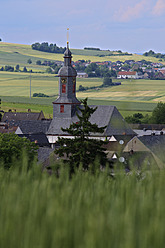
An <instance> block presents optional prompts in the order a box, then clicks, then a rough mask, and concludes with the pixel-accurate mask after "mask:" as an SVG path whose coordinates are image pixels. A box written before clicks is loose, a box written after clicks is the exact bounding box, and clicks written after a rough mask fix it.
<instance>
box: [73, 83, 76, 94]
mask: <svg viewBox="0 0 165 248" xmlns="http://www.w3.org/2000/svg"><path fill="white" fill-rule="evenodd" d="M75 86H76V85H75V84H73V93H75V89H76V87H75Z"/></svg>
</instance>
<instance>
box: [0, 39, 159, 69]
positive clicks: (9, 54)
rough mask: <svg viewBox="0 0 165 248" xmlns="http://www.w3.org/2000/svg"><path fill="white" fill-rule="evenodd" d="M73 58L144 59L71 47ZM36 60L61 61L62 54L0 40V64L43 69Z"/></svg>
mask: <svg viewBox="0 0 165 248" xmlns="http://www.w3.org/2000/svg"><path fill="white" fill-rule="evenodd" d="M71 51H72V53H73V60H74V61H76V60H79V59H84V60H91V61H92V62H96V61H117V60H121V61H124V60H127V59H134V60H135V61H138V60H142V59H146V57H144V56H142V55H137V54H133V55H132V56H105V57H99V56H96V55H97V54H98V55H106V54H109V52H108V51H91V50H83V49H72V48H71ZM29 58H31V59H32V62H33V63H32V64H31V65H30V66H29V65H28V64H27V60H28V59H29ZM37 60H41V61H44V60H59V61H63V54H52V53H45V52H40V51H36V50H32V48H31V46H30V45H21V44H13V43H5V42H0V66H2V65H7V64H9V65H16V64H20V65H21V66H28V67H29V68H32V69H39V68H40V69H41V70H43V66H36V65H35V63H36V61H37ZM147 60H149V61H154V62H158V59H156V58H154V57H147Z"/></svg>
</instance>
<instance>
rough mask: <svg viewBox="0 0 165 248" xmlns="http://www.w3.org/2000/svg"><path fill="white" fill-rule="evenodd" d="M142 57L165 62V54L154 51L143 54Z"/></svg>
mask: <svg viewBox="0 0 165 248" xmlns="http://www.w3.org/2000/svg"><path fill="white" fill-rule="evenodd" d="M143 55H144V56H146V57H155V58H160V59H164V60H165V54H162V53H155V52H154V51H152V50H150V51H149V52H145V53H143Z"/></svg>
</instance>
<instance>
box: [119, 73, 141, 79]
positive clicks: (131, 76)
mask: <svg viewBox="0 0 165 248" xmlns="http://www.w3.org/2000/svg"><path fill="white" fill-rule="evenodd" d="M117 78H119V79H121V78H123V79H138V78H139V76H138V73H137V72H136V71H119V72H118V74H117Z"/></svg>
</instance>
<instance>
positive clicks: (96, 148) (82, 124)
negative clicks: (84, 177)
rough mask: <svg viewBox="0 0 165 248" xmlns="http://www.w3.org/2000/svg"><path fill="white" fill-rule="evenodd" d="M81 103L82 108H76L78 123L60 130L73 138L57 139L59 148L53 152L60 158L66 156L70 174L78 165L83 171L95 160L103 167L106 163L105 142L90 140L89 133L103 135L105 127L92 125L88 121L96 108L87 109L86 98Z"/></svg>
mask: <svg viewBox="0 0 165 248" xmlns="http://www.w3.org/2000/svg"><path fill="white" fill-rule="evenodd" d="M81 102H82V104H83V108H80V107H78V110H79V111H80V114H78V113H76V115H77V117H78V119H79V121H78V122H76V123H72V124H71V125H70V127H69V128H66V129H65V128H61V129H62V131H63V132H67V133H68V134H69V135H71V136H74V139H70V138H59V139H58V143H59V145H60V148H59V149H57V150H55V153H56V154H59V156H60V157H63V156H64V154H66V156H67V158H68V160H67V161H68V163H69V165H70V170H71V172H73V171H74V166H75V167H77V168H78V167H79V165H82V167H83V169H84V170H88V169H89V167H90V166H93V164H94V161H95V160H96V159H97V158H98V159H99V161H100V164H101V165H103V166H104V165H105V164H106V162H107V157H106V153H105V150H106V149H105V148H103V145H105V144H106V143H107V142H106V141H102V140H96V139H92V138H90V136H91V133H103V132H104V129H105V127H98V125H97V124H92V123H91V122H90V120H89V119H90V117H91V115H92V114H93V113H94V112H95V111H96V109H97V107H96V108H91V107H89V106H88V105H87V98H86V99H85V100H82V101H81Z"/></svg>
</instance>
